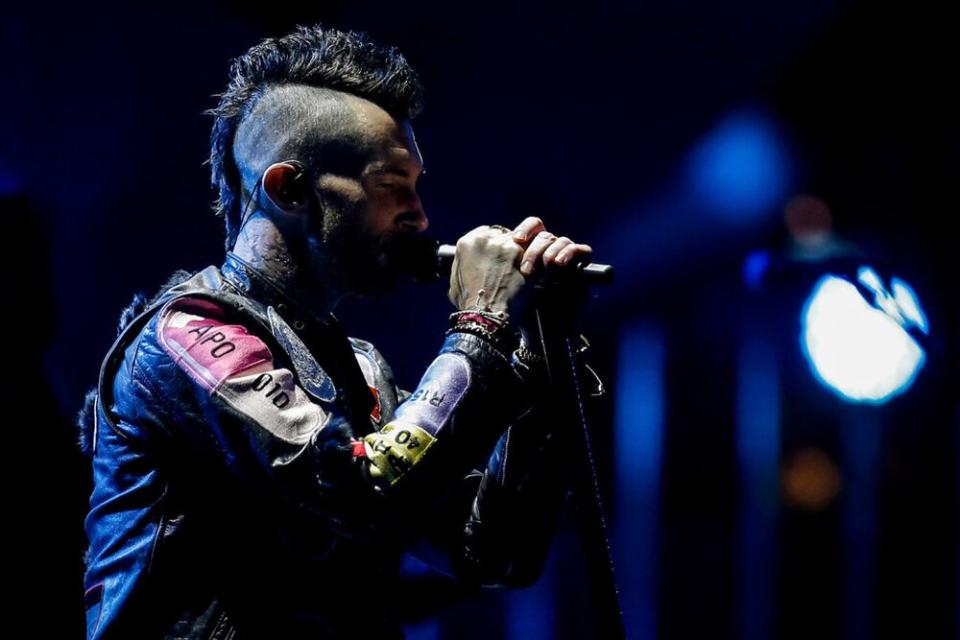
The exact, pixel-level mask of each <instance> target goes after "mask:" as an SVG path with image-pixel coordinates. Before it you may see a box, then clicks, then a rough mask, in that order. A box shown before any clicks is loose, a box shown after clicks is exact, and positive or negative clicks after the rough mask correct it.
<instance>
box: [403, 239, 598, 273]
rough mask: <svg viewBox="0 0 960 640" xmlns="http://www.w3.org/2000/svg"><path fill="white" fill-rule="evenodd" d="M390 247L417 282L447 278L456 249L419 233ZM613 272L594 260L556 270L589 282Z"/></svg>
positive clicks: (404, 269) (405, 269)
mask: <svg viewBox="0 0 960 640" xmlns="http://www.w3.org/2000/svg"><path fill="white" fill-rule="evenodd" d="M390 249H391V251H390V255H391V257H392V258H393V260H394V263H395V264H396V266H397V268H398V269H400V270H401V271H403V272H405V273H407V274H408V275H410V276H411V277H413V279H414V280H416V281H417V282H430V281H432V280H439V279H441V278H443V279H447V278H449V277H450V269H451V268H452V267H453V257H454V255H456V252H457V248H456V246H454V245H452V244H440V242H439V241H438V240H435V239H433V238H429V237H426V236H422V235H410V236H403V237H402V239H398V240H397V241H396V242H395V243H393V245H392V246H391V248H390ZM613 275H614V269H613V267H612V266H611V265H609V264H598V263H595V262H581V263H577V264H573V265H569V266H565V267H564V268H563V269H559V270H556V276H557V277H558V278H570V279H571V280H574V281H576V282H578V283H582V284H588V285H597V284H610V283H611V282H613ZM541 276H542V274H541Z"/></svg>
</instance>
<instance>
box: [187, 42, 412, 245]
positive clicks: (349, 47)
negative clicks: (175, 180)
mask: <svg viewBox="0 0 960 640" xmlns="http://www.w3.org/2000/svg"><path fill="white" fill-rule="evenodd" d="M282 84H304V85H308V86H313V87H320V88H325V89H332V90H334V91H343V92H346V93H350V94H353V95H355V96H358V97H361V98H364V99H366V100H369V101H371V102H373V103H375V104H377V105H379V106H380V107H382V108H383V109H384V110H385V111H387V112H388V113H390V114H391V115H392V116H393V117H395V118H397V119H413V118H415V117H416V116H417V115H419V113H420V111H421V110H422V108H423V87H422V85H421V84H420V80H419V79H418V78H417V75H416V72H414V70H413V68H412V67H411V66H410V64H409V63H408V62H407V60H406V59H405V58H404V57H403V54H401V53H400V52H399V51H398V50H397V49H396V48H394V47H382V46H379V45H377V44H374V43H372V42H370V41H369V40H367V37H366V34H364V33H361V32H355V31H347V32H344V31H339V30H337V29H325V28H323V27H322V26H321V25H319V24H317V25H313V26H299V27H297V28H296V29H295V30H294V31H293V32H292V33H289V34H287V35H285V36H282V37H280V38H267V39H266V40H264V41H263V42H261V43H260V44H258V45H256V46H254V47H252V48H250V49H249V50H248V51H247V52H246V53H244V54H243V55H241V56H240V57H238V58H236V59H234V60H233V61H232V62H231V65H230V82H229V84H228V85H227V90H226V91H225V92H224V93H222V94H220V102H219V104H217V106H216V107H215V108H213V109H210V110H209V111H207V112H206V113H207V114H209V115H212V116H214V122H213V130H212V131H211V133H210V183H211V185H212V186H213V187H214V189H216V190H217V192H218V197H217V200H216V202H215V203H214V211H215V213H216V215H217V216H222V217H223V219H224V225H225V227H226V249H227V250H228V251H229V250H230V249H231V248H232V247H233V245H234V243H235V242H236V240H237V235H238V234H239V231H240V230H239V228H238V226H239V223H240V220H239V217H240V211H239V207H240V197H239V196H240V193H241V184H240V174H239V171H238V169H237V166H236V161H235V159H234V157H233V140H234V136H235V134H236V132H237V128H238V127H239V125H240V122H241V121H242V120H243V119H244V118H245V117H246V116H247V114H249V113H250V110H251V109H252V108H253V106H254V104H256V102H257V100H258V99H259V97H260V96H261V95H263V93H264V91H265V90H266V89H267V88H269V87H271V86H276V85H282Z"/></svg>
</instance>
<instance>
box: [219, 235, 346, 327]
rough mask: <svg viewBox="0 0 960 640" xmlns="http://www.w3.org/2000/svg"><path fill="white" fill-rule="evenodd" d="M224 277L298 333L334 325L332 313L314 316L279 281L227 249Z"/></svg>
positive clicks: (222, 267)
mask: <svg viewBox="0 0 960 640" xmlns="http://www.w3.org/2000/svg"><path fill="white" fill-rule="evenodd" d="M220 272H221V273H222V274H223V277H224V278H225V279H226V280H227V281H228V282H229V283H230V284H232V285H233V286H234V287H235V288H236V289H238V290H239V291H240V293H241V294H243V295H245V296H249V297H251V298H253V299H254V300H257V301H259V302H261V303H263V304H265V305H267V306H271V307H273V308H274V309H275V310H276V312H277V313H278V314H279V315H280V316H281V317H282V318H283V319H284V320H285V321H286V322H287V323H288V324H290V326H292V327H293V328H294V329H295V330H296V331H297V332H303V331H304V330H309V329H325V328H329V327H330V326H331V325H335V324H337V320H336V318H335V317H334V315H333V314H332V313H328V314H327V315H326V316H317V315H314V314H312V313H311V312H309V311H307V310H306V309H305V308H304V307H303V305H301V304H299V303H298V302H297V301H296V300H295V299H294V298H293V296H291V295H290V294H289V293H287V291H286V289H285V288H284V287H283V285H282V284H280V283H279V282H277V281H276V280H274V279H272V278H270V277H269V276H267V275H266V274H265V273H263V272H262V271H260V270H259V269H257V268H256V267H254V266H253V265H251V264H250V263H249V262H247V261H246V260H244V259H243V258H241V257H240V256H238V255H237V254H235V253H233V252H232V251H228V252H227V255H226V258H225V260H224V262H223V265H222V266H221V267H220Z"/></svg>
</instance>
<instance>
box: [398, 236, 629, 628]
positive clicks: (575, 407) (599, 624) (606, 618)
mask: <svg viewBox="0 0 960 640" xmlns="http://www.w3.org/2000/svg"><path fill="white" fill-rule="evenodd" d="M399 249H400V251H398V253H397V257H398V263H399V264H402V265H404V269H405V270H406V271H407V272H408V273H410V274H411V275H413V276H414V278H415V279H417V280H421V281H429V280H433V279H436V278H443V277H447V278H449V275H450V268H451V264H452V262H453V257H454V255H455V252H456V247H454V246H451V245H440V244H439V243H438V242H437V241H436V240H433V239H430V238H425V237H416V236H415V237H413V238H408V239H407V243H406V244H405V245H404V246H401V247H399ZM612 281H613V267H611V266H610V265H605V264H592V263H589V264H577V265H571V267H569V268H566V269H562V270H555V273H553V274H551V275H548V276H543V275H541V276H540V277H539V278H538V279H537V280H536V281H535V282H534V284H533V290H532V292H531V299H530V307H529V311H528V312H529V313H532V314H533V318H534V319H535V320H536V326H537V332H538V333H539V335H538V336H536V339H537V340H538V341H539V343H540V346H541V348H542V353H543V354H544V357H545V359H546V367H547V378H548V382H547V389H546V393H545V395H544V397H546V398H550V399H551V400H553V401H552V402H546V403H543V404H542V405H541V410H542V411H543V412H544V414H545V417H546V419H547V420H549V421H550V423H551V424H555V425H558V428H559V430H560V432H561V433H567V434H570V435H571V436H572V437H570V438H565V441H566V442H568V443H569V449H570V450H569V452H568V455H569V457H570V458H571V459H572V460H573V461H574V465H575V473H574V474H573V475H574V496H575V497H576V498H577V499H578V501H579V507H580V508H579V509H578V510H577V514H576V515H577V525H578V528H579V531H580V543H581V546H582V548H583V553H584V558H585V560H586V566H587V579H588V580H589V582H590V596H591V601H592V604H593V612H594V619H595V625H596V629H597V637H598V638H602V639H603V640H607V639H612V640H616V639H619V638H625V637H626V633H625V631H624V626H623V611H622V610H621V608H620V595H619V593H618V592H617V584H616V581H615V580H614V576H613V558H612V557H611V555H610V543H609V542H608V538H607V525H606V520H605V517H604V512H603V505H602V503H601V499H600V488H599V486H598V484H597V471H596V463H595V462H594V457H593V450H592V448H591V444H590V427H589V425H588V424H587V416H586V411H585V406H584V401H583V388H582V385H581V384H580V370H581V364H582V363H581V362H580V359H581V358H580V356H581V349H580V333H579V332H578V331H577V329H576V326H577V321H578V319H579V315H580V311H581V310H582V309H583V307H584V303H585V302H586V298H587V293H588V291H589V289H590V286H591V285H593V284H607V283H610V282H612ZM530 337H531V339H533V336H530Z"/></svg>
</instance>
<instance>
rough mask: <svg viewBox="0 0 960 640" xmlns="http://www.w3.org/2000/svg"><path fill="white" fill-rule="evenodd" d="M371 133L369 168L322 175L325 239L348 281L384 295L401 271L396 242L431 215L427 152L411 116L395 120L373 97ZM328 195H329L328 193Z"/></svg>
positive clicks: (365, 106)
mask: <svg viewBox="0 0 960 640" xmlns="http://www.w3.org/2000/svg"><path fill="white" fill-rule="evenodd" d="M357 108H358V110H359V114H358V115H359V117H360V120H361V122H362V126H363V128H364V130H365V132H366V133H367V134H368V139H367V143H366V145H365V150H364V159H365V162H364V163H363V165H364V166H363V168H362V170H361V173H360V174H359V175H358V176H342V175H341V176H335V175H326V176H323V177H321V179H320V184H319V185H318V186H319V188H320V193H321V198H322V194H323V192H324V191H325V192H326V193H327V194H329V193H331V192H335V193H336V194H337V197H336V198H335V200H336V202H338V203H341V204H340V205H333V206H331V203H330V199H329V198H327V199H326V205H325V209H327V210H326V211H325V214H324V225H323V226H324V234H323V235H324V241H325V244H326V245H327V247H328V249H329V250H331V251H332V253H333V254H334V256H335V258H336V259H338V261H339V262H340V263H341V266H342V267H343V271H344V275H345V277H346V280H347V283H346V286H347V287H348V288H349V289H350V290H351V291H352V292H353V293H357V294H361V295H378V294H382V293H385V292H387V291H389V290H390V289H392V288H393V287H394V286H395V285H396V283H397V281H398V279H399V277H400V275H401V272H400V270H399V269H398V265H397V264H396V260H395V259H394V257H393V256H394V254H395V251H396V247H397V246H398V245H400V244H402V243H403V242H404V241H406V240H409V238H411V237H412V236H413V235H414V234H417V233H420V232H423V231H425V230H426V228H427V226H428V224H429V223H428V220H427V217H426V214H425V213H424V210H423V205H422V204H421V202H420V198H419V197H418V195H417V190H416V186H417V180H418V179H419V177H420V175H421V174H422V173H423V158H422V156H421V155H420V150H419V148H418V147H417V143H416V140H415V139H414V135H413V129H412V127H411V126H410V123H409V122H405V121H401V122H398V121H396V120H394V119H393V118H392V117H391V116H390V115H389V114H387V112H385V111H384V110H383V109H381V108H379V107H377V106H376V105H373V104H372V103H369V102H363V103H361V104H360V105H358V107H357ZM322 199H323V198H322Z"/></svg>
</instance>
